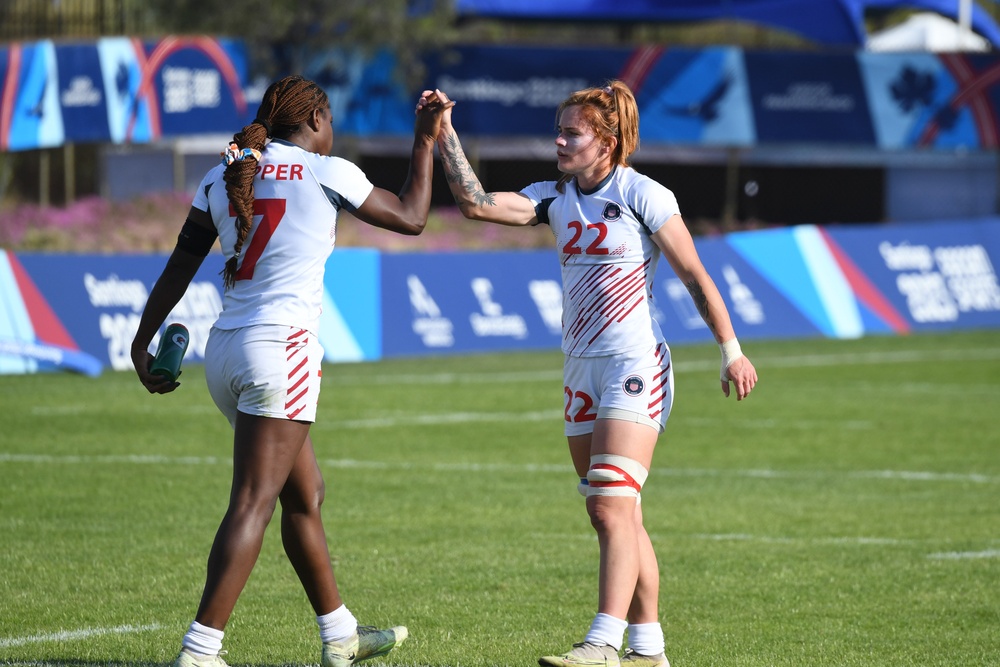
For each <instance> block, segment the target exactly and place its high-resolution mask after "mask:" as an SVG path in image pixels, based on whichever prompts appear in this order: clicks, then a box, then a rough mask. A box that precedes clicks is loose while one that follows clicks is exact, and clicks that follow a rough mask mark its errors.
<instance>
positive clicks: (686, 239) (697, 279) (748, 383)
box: [653, 215, 757, 400]
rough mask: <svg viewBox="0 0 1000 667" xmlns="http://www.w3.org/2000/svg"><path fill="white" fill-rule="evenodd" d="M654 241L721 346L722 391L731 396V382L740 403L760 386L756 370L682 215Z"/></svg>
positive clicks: (667, 225)
mask: <svg viewBox="0 0 1000 667" xmlns="http://www.w3.org/2000/svg"><path fill="white" fill-rule="evenodd" d="M653 241H654V242H655V243H656V245H657V246H658V247H659V248H660V251H661V252H662V253H663V256H664V257H666V258H667V261H668V262H670V266H671V267H672V268H673V270H674V273H676V274H677V277H678V278H679V279H680V281H681V282H682V283H684V286H685V287H687V290H688V293H689V294H690V295H691V298H692V300H694V304H695V306H696V307H697V308H698V312H699V313H700V314H701V317H702V319H703V320H705V324H707V325H708V328H709V330H710V331H711V332H712V335H713V336H714V337H715V342H716V343H718V344H719V349H720V350H721V351H722V369H721V374H720V380H721V381H722V392H723V393H724V394H725V395H726V396H729V381H730V380H731V381H732V382H733V385H734V386H735V388H736V398H737V400H743V399H744V398H746V397H747V396H748V395H749V394H750V391H751V390H752V389H753V387H754V385H755V384H757V370H756V369H755V368H754V366H753V364H752V363H750V360H749V359H747V357H746V356H744V355H743V352H742V351H741V350H740V345H739V342H737V340H736V331H735V330H734V329H733V323H732V320H731V319H730V318H729V310H728V309H727V308H726V304H725V302H724V301H723V300H722V294H720V293H719V289H718V287H716V285H715V281H714V280H712V277H711V276H710V275H708V271H706V270H705V266H704V264H702V263H701V258H700V257H699V256H698V251H697V249H695V246H694V240H693V239H692V238H691V233H690V232H689V231H688V229H687V226H686V225H685V224H684V219H683V218H681V216H680V215H674V216H671V218H670V219H669V220H668V221H667V222H666V224H665V225H663V226H662V227H661V228H660V229H659V230H658V231H657V232H656V233H655V234H653Z"/></svg>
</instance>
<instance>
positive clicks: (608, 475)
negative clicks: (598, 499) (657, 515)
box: [587, 454, 649, 498]
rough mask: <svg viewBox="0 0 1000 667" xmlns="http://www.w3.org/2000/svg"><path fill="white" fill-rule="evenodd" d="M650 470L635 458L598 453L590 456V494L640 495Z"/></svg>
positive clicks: (588, 490)
mask: <svg viewBox="0 0 1000 667" xmlns="http://www.w3.org/2000/svg"><path fill="white" fill-rule="evenodd" d="M648 475H649V471H648V470H646V468H645V467H644V466H643V465H642V464H641V463H639V462H638V461H636V460H634V459H630V458H628V457H627V456H618V455H616V454H598V455H597V456H591V457H590V470H588V471H587V482H588V486H587V495H588V496H634V497H636V498H638V497H639V491H640V490H641V489H642V485H643V484H645V483H646V477H647V476H648Z"/></svg>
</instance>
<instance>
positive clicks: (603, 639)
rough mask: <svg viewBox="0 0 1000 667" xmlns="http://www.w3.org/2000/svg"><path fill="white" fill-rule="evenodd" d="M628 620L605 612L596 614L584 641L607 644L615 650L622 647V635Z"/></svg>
mask: <svg viewBox="0 0 1000 667" xmlns="http://www.w3.org/2000/svg"><path fill="white" fill-rule="evenodd" d="M627 627H628V621H626V620H625V619H623V618H615V617H614V616H609V615H607V614H598V615H597V616H595V617H594V622H593V623H591V624H590V631H589V632H588V633H587V636H586V638H585V639H584V641H588V642H590V643H591V644H598V645H600V644H607V645H608V646H612V647H614V649H615V650H616V651H617V650H618V649H620V648H621V647H622V635H624V634H625V628H627Z"/></svg>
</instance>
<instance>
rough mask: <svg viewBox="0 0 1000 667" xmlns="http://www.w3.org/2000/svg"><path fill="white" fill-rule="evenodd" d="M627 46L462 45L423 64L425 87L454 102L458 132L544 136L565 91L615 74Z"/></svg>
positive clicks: (551, 129) (551, 128)
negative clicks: (594, 47) (597, 47)
mask: <svg viewBox="0 0 1000 667" xmlns="http://www.w3.org/2000/svg"><path fill="white" fill-rule="evenodd" d="M630 53H631V51H630V50H628V49H581V48H549V49H541V48H520V49H513V48H508V47H501V46H497V47H490V46H486V47H462V48H456V49H449V50H448V51H445V52H442V53H438V54H435V57H434V58H432V59H429V62H428V75H427V81H428V87H429V88H439V89H441V90H443V91H444V92H445V93H447V94H448V95H449V96H450V97H451V98H452V99H454V100H459V101H460V102H459V104H460V105H461V108H460V109H456V111H455V117H454V124H455V129H457V130H458V131H459V132H469V133H473V134H477V135H482V136H495V135H501V136H504V135H536V136H537V135H543V136H544V135H547V134H551V133H553V132H554V130H555V125H556V118H555V112H556V107H557V106H559V103H560V102H562V101H563V100H564V99H566V98H567V97H568V96H569V95H570V93H572V92H573V91H576V90H579V89H581V88H586V87H587V86H595V85H599V84H602V83H603V82H604V81H605V80H607V79H611V78H614V77H616V76H618V74H619V72H621V71H622V70H623V69H624V67H625V65H626V63H627V61H628V56H629V54H630Z"/></svg>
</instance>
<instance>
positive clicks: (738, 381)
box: [722, 356, 757, 401]
mask: <svg viewBox="0 0 1000 667" xmlns="http://www.w3.org/2000/svg"><path fill="white" fill-rule="evenodd" d="M730 382H732V383H733V386H734V387H735V388H736V400H737V401H742V400H743V399H744V398H746V397H747V396H749V395H750V392H751V391H752V390H753V388H754V385H756V384H757V369H756V368H754V366H753V364H752V363H750V360H749V359H748V358H747V357H745V356H740V357H739V358H737V359H735V360H734V361H733V362H732V363H731V364H729V366H727V367H726V378H724V379H723V380H722V393H723V394H725V395H726V398H729V383H730Z"/></svg>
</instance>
